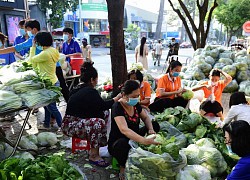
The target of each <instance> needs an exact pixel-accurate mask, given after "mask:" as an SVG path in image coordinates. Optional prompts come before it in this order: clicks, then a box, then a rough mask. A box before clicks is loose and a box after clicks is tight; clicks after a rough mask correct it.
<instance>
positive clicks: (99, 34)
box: [64, 0, 158, 47]
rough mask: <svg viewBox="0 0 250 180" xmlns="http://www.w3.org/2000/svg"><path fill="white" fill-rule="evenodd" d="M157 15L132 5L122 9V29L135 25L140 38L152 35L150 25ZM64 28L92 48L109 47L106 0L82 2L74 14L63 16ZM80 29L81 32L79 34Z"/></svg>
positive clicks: (68, 13)
mask: <svg viewBox="0 0 250 180" xmlns="http://www.w3.org/2000/svg"><path fill="white" fill-rule="evenodd" d="M157 18H158V15H157V13H152V12H149V11H147V10H143V9H140V8H138V7H135V6H132V5H128V4H126V5H125V8H124V29H126V28H127V27H128V25H129V24H132V23H134V24H137V25H138V26H139V27H140V28H141V36H145V37H150V35H152V24H154V23H156V22H157ZM64 26H65V27H71V28H72V29H74V35H75V36H76V37H78V38H83V37H84V38H87V39H88V40H89V42H90V44H91V45H92V46H101V47H106V46H109V24H108V9H107V3H106V0H82V4H81V6H80V10H79V8H78V9H77V11H76V12H67V13H66V14H65V15H64ZM80 29H82V31H81V32H80Z"/></svg>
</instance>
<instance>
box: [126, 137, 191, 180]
mask: <svg viewBox="0 0 250 180" xmlns="http://www.w3.org/2000/svg"><path fill="white" fill-rule="evenodd" d="M130 145H131V150H130V152H129V156H128V160H127V163H126V176H127V179H128V180H136V179H140V180H141V179H144V180H153V179H161V178H162V179H163V178H165V179H174V178H175V176H176V174H177V173H178V172H179V170H180V169H181V168H183V167H184V166H186V157H185V155H184V154H180V155H179V158H178V159H177V160H174V159H173V158H172V157H171V156H170V155H169V154H168V153H163V154H161V155H159V154H154V153H151V152H148V151H145V150H143V149H141V148H140V147H138V146H137V144H136V143H134V142H131V141H130Z"/></svg>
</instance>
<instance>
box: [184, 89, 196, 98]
mask: <svg viewBox="0 0 250 180" xmlns="http://www.w3.org/2000/svg"><path fill="white" fill-rule="evenodd" d="M181 96H182V97H183V99H185V100H190V99H192V98H193V97H194V92H193V91H191V90H187V91H186V92H184V93H183V94H182V95H181Z"/></svg>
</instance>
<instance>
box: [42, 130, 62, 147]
mask: <svg viewBox="0 0 250 180" xmlns="http://www.w3.org/2000/svg"><path fill="white" fill-rule="evenodd" d="M37 140H38V144H40V145H41V146H47V145H49V146H54V145H55V144H56V143H57V137H56V134H54V133H52V132H41V133H39V134H38V135H37Z"/></svg>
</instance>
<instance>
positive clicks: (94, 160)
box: [62, 62, 121, 167]
mask: <svg viewBox="0 0 250 180" xmlns="http://www.w3.org/2000/svg"><path fill="white" fill-rule="evenodd" d="M97 83H98V74H97V70H96V69H95V68H94V67H93V64H92V63H91V62H84V64H83V65H82V67H81V77H80V84H79V85H78V86H77V88H76V89H73V90H72V91H71V94H70V98H69V101H68V104H67V109H66V113H65V114H66V115H65V116H64V118H63V123H62V131H63V133H64V134H65V135H67V136H70V137H77V138H80V139H88V140H89V142H90V148H91V149H90V154H89V162H90V163H91V164H94V165H97V166H100V167H106V166H108V165H109V163H108V162H106V161H105V160H104V159H102V158H101V157H100V155H99V147H101V146H105V145H107V136H106V134H107V126H106V125H107V122H108V115H109V111H107V110H109V109H111V107H112V105H113V104H114V102H117V101H118V100H119V99H120V97H121V95H120V94H119V95H117V96H116V97H115V98H113V99H112V100H108V101H104V100H103V99H102V98H101V96H100V94H99V93H98V91H97V90H96V89H95V87H96V85H97Z"/></svg>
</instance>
